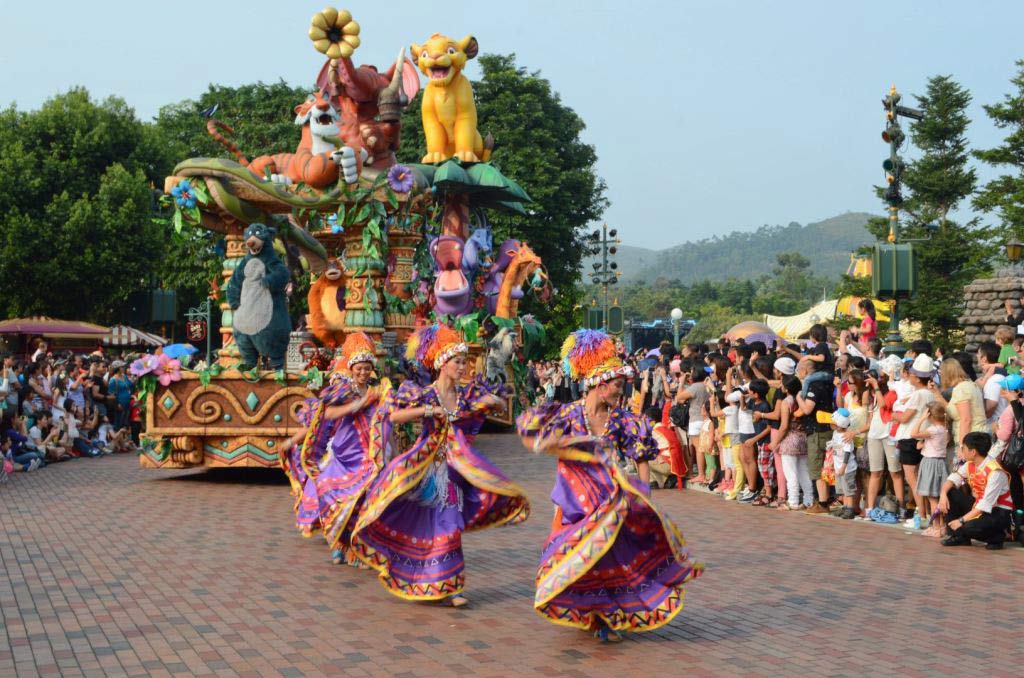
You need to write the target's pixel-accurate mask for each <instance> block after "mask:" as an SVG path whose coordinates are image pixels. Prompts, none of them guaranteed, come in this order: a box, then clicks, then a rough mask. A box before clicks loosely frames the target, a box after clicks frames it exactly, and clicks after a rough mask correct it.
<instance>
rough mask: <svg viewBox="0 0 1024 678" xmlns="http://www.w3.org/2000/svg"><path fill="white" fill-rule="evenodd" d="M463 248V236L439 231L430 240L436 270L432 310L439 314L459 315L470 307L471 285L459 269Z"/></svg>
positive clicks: (471, 303)
mask: <svg viewBox="0 0 1024 678" xmlns="http://www.w3.org/2000/svg"><path fill="white" fill-rule="evenodd" d="M464 248H465V243H463V242H462V238H458V237H456V236H453V235H442V236H440V237H438V238H437V239H435V240H433V241H432V242H431V243H430V254H431V256H433V258H434V266H435V267H436V272H437V278H436V280H435V281H434V297H435V299H436V301H435V303H434V310H435V311H437V312H438V313H440V314H443V315H452V316H460V315H465V314H467V313H469V312H470V311H471V310H472V308H473V299H472V289H471V288H470V285H469V281H468V280H467V279H466V275H465V273H463V272H462V257H463V253H464Z"/></svg>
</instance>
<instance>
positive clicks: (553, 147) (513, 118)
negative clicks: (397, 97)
mask: <svg viewBox="0 0 1024 678" xmlns="http://www.w3.org/2000/svg"><path fill="white" fill-rule="evenodd" d="M480 67H481V69H482V71H483V74H482V77H481V79H480V80H479V81H478V82H474V83H473V90H474V92H475V94H476V100H477V116H478V120H479V122H478V124H477V127H478V128H479V130H480V132H481V133H482V134H483V135H485V136H486V135H487V134H490V135H492V136H493V137H494V139H495V140H496V144H497V145H496V149H495V152H494V156H493V158H492V161H493V162H494V164H495V165H496V166H498V167H499V168H500V169H501V171H502V173H504V174H505V175H507V176H509V177H511V178H513V179H515V180H516V181H517V182H518V183H519V184H520V185H522V186H523V188H525V189H526V191H527V193H529V194H530V197H531V198H533V203H532V204H530V205H527V211H528V212H529V214H528V216H525V217H524V216H519V215H508V214H500V213H497V212H491V213H490V214H489V215H488V218H489V219H490V221H491V223H492V225H493V227H494V230H495V237H494V240H495V243H498V242H501V240H502V239H504V238H507V237H515V238H519V239H522V240H525V241H526V242H528V243H529V245H530V247H532V248H533V250H534V251H535V252H536V253H537V254H538V255H540V257H541V258H542V259H543V260H544V265H545V267H546V268H547V271H548V274H549V275H550V278H551V283H552V284H553V286H554V287H555V289H556V290H557V293H556V299H555V300H554V301H553V303H552V304H550V305H548V304H540V303H537V302H535V301H533V300H532V299H530V297H529V296H528V297H527V299H526V300H525V302H524V304H523V305H522V306H521V312H527V313H534V314H536V315H537V317H539V318H540V319H541V320H542V321H544V322H545V323H547V324H551V323H554V326H553V327H552V328H551V329H552V331H551V332H549V336H552V337H553V338H558V337H560V336H564V332H565V331H569V330H571V329H575V328H574V327H569V325H571V324H572V322H573V319H574V318H578V315H576V314H573V313H572V312H571V311H572V308H573V307H574V306H575V305H576V304H577V303H578V300H579V295H580V292H579V290H578V289H577V282H578V281H579V271H580V262H581V259H582V257H583V254H584V252H585V249H586V246H585V244H584V241H583V240H584V236H585V229H586V226H587V225H588V224H590V223H591V222H593V221H595V220H597V219H599V218H600V217H601V214H602V213H603V212H604V209H605V208H606V207H607V205H608V201H607V199H606V198H605V183H604V181H603V180H602V179H601V178H600V177H598V176H597V173H596V170H595V168H594V165H595V164H596V162H597V152H596V151H595V150H594V147H593V146H590V145H589V144H586V143H584V142H583V141H582V140H581V139H580V134H581V132H582V131H583V129H584V128H585V125H584V122H583V119H582V118H580V117H579V115H577V114H576V112H575V111H573V110H572V109H571V108H570V107H568V106H566V105H565V104H564V103H563V102H562V100H561V98H560V97H559V95H558V93H557V92H555V91H554V90H552V88H551V83H550V82H548V81H547V80H546V79H544V78H542V77H541V75H540V72H539V71H533V72H528V71H527V70H526V69H525V68H522V67H519V66H516V63H515V55H511V54H509V55H500V54H487V55H484V56H481V57H480ZM421 100H422V97H417V98H416V99H415V100H413V102H412V104H411V105H410V106H409V108H408V109H407V110H406V111H405V114H404V115H403V117H402V148H401V151H400V154H399V159H400V160H401V161H404V162H419V161H420V159H421V158H422V157H423V155H424V153H425V152H426V144H425V141H424V138H423V126H422V120H421V117H420V101H421ZM556 309H557V310H558V313H557V314H556V313H555V312H554V311H555V310H556ZM563 311H569V312H568V313H563ZM559 324H562V325H565V327H561V326H559Z"/></svg>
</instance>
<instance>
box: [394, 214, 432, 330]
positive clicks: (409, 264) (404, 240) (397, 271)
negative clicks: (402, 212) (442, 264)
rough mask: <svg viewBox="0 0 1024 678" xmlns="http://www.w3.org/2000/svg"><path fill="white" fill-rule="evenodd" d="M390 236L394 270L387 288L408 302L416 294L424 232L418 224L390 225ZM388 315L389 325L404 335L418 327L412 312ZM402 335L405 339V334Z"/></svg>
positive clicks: (395, 295)
mask: <svg viewBox="0 0 1024 678" xmlns="http://www.w3.org/2000/svg"><path fill="white" fill-rule="evenodd" d="M387 239H388V255H389V258H390V259H391V262H390V263H391V271H390V272H389V273H388V277H387V280H386V281H385V290H387V293H388V294H390V295H392V296H394V297H398V298H399V299H401V300H403V301H406V300H408V299H411V298H412V296H413V293H412V280H413V274H414V272H415V270H416V249H417V248H418V247H419V244H420V242H422V241H423V234H422V233H421V232H420V229H419V227H418V226H415V225H413V224H411V223H406V224H405V225H404V226H402V227H399V226H398V225H393V226H391V227H389V228H388V231H387ZM384 315H385V321H386V324H387V326H388V328H390V329H393V330H395V331H397V332H398V333H399V334H400V335H406V334H408V333H409V332H411V331H412V329H413V327H414V326H415V316H414V315H413V314H412V313H399V312H387V311H385V314H384ZM399 338H400V339H402V338H404V336H400V337H399Z"/></svg>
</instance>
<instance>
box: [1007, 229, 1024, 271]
mask: <svg viewBox="0 0 1024 678" xmlns="http://www.w3.org/2000/svg"><path fill="white" fill-rule="evenodd" d="M1022 254H1024V243H1021V241H1019V240H1017V236H1013V237H1012V238H1010V241H1009V242H1008V243H1006V258H1007V259H1009V260H1010V263H1011V264H1016V263H1017V262H1018V261H1020V258H1021V255H1022Z"/></svg>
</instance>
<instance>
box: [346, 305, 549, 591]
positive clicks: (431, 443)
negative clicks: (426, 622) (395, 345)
mask: <svg viewBox="0 0 1024 678" xmlns="http://www.w3.org/2000/svg"><path fill="white" fill-rule="evenodd" d="M459 343H461V339H460V338H459V336H458V334H457V333H455V332H454V331H452V330H450V329H449V328H446V327H444V326H443V325H442V326H440V327H439V326H437V325H434V326H432V327H428V328H424V329H422V330H420V331H418V332H417V333H415V334H414V336H413V338H412V339H411V340H410V342H409V345H408V347H409V358H410V359H413V360H416V361H418V362H420V363H422V364H424V365H431V366H432V365H433V364H434V361H435V360H437V358H438V356H441V355H444V354H445V353H451V355H453V356H454V355H458V354H459V353H460V351H459V350H458V349H457V345H458V344H459ZM453 351H454V352H453ZM457 394H458V404H457V406H456V409H455V410H454V411H451V412H445V413H444V415H445V416H440V417H430V418H424V419H423V421H422V429H421V431H420V434H419V437H418V438H417V439H416V441H415V442H414V443H413V444H412V446H411V447H409V449H407V450H404V451H401V452H399V453H398V454H397V455H396V456H394V458H392V459H390V461H389V463H387V464H386V466H385V468H384V470H383V471H381V473H380V476H379V477H378V478H377V480H376V481H375V482H374V484H373V485H372V487H371V488H370V490H369V491H368V493H367V496H366V504H365V508H364V509H363V512H362V514H361V515H360V517H359V520H358V522H357V524H356V527H355V529H354V530H353V534H352V548H353V551H354V553H355V554H356V556H358V557H359V558H360V559H361V560H362V561H363V562H364V563H366V564H367V565H369V566H370V567H372V568H374V569H375V570H377V572H378V573H379V578H380V580H381V583H383V585H384V587H385V588H386V589H387V590H388V591H389V592H391V593H392V594H394V595H396V596H398V597H400V598H405V599H409V600H436V599H441V598H447V597H449V596H453V595H456V594H458V593H460V592H461V591H462V590H463V586H464V584H465V575H464V569H465V563H464V560H463V555H462V533H463V532H464V531H466V530H480V529H484V528H487V527H496V526H499V525H511V524H514V523H518V522H522V521H524V520H526V518H527V516H528V515H529V512H530V507H529V502H528V501H527V498H526V495H525V494H524V493H523V491H522V490H521V489H520V488H519V487H518V486H516V485H515V484H514V483H512V482H511V481H510V480H509V479H508V477H507V476H505V474H504V473H502V472H501V470H499V469H498V468H497V467H496V466H494V465H493V464H491V462H490V461H488V460H487V459H486V458H485V457H484V456H483V455H482V454H481V453H480V452H479V451H478V450H476V449H474V448H473V446H472V442H473V439H474V438H475V436H476V434H477V432H478V431H479V430H480V428H481V426H482V425H483V422H484V417H485V414H486V412H487V410H488V409H489V405H488V403H487V402H486V400H488V396H489V395H492V394H493V395H501V394H500V393H498V392H497V391H496V390H495V389H493V388H492V387H490V386H489V385H487V384H486V383H485V382H483V381H482V380H480V379H477V380H475V381H472V382H470V383H469V384H467V385H465V386H461V387H458V388H457ZM427 405H429V406H431V407H432V408H433V409H434V411H435V412H443V406H442V403H441V400H440V398H439V397H438V394H437V390H436V387H435V386H434V385H433V384H432V385H430V386H427V387H426V388H422V387H420V386H419V385H417V384H415V383H413V382H412V381H406V382H404V383H403V384H402V387H401V388H400V389H399V390H398V391H397V392H392V393H391V394H389V396H388V397H387V398H386V399H385V400H384V402H383V403H382V404H381V406H380V408H379V409H378V411H377V414H376V416H375V418H374V422H373V430H372V431H371V455H372V456H373V457H374V458H375V459H379V460H381V461H382V462H383V461H386V460H387V456H388V455H387V449H388V448H387V443H388V441H389V440H390V439H391V422H390V413H391V412H393V411H395V410H399V409H406V408H412V407H422V406H427Z"/></svg>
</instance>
